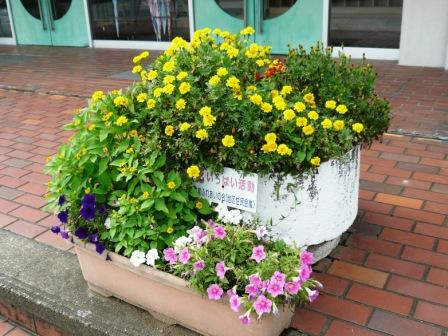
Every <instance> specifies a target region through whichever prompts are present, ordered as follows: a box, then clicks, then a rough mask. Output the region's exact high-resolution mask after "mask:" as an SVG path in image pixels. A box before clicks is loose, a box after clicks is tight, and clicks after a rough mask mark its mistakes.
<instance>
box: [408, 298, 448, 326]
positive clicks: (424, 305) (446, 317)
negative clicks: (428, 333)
mask: <svg viewBox="0 0 448 336" xmlns="http://www.w3.org/2000/svg"><path fill="white" fill-rule="evenodd" d="M414 317H415V318H416V319H418V320H423V321H427V322H431V323H434V324H437V325H440V326H443V327H448V307H442V306H437V305H434V304H432V303H428V302H419V303H418V304H417V308H416V309H415V314H414Z"/></svg>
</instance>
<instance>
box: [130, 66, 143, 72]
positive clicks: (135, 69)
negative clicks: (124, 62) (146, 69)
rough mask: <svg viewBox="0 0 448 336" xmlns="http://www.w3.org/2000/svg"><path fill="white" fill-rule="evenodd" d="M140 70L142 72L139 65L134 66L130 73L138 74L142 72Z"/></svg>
mask: <svg viewBox="0 0 448 336" xmlns="http://www.w3.org/2000/svg"><path fill="white" fill-rule="evenodd" d="M142 70H143V68H142V66H141V65H136V66H134V67H133V68H132V73H138V72H140V71H142Z"/></svg>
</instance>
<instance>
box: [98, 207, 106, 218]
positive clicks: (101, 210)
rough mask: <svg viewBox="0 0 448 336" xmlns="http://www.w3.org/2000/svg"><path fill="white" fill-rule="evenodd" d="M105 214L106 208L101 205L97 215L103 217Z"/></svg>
mask: <svg viewBox="0 0 448 336" xmlns="http://www.w3.org/2000/svg"><path fill="white" fill-rule="evenodd" d="M106 212H107V207H106V206H105V205H104V204H102V205H101V206H100V207H99V208H98V213H99V214H100V215H101V216H104V215H105V214H106Z"/></svg>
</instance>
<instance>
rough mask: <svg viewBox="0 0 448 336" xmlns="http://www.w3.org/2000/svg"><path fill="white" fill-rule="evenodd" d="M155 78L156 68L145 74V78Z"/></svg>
mask: <svg viewBox="0 0 448 336" xmlns="http://www.w3.org/2000/svg"><path fill="white" fill-rule="evenodd" d="M156 78H157V70H151V71H149V72H148V73H147V74H146V79H147V80H153V79H156Z"/></svg>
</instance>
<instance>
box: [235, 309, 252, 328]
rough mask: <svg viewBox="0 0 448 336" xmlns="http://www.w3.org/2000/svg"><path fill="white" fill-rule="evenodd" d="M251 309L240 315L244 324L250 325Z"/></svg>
mask: <svg viewBox="0 0 448 336" xmlns="http://www.w3.org/2000/svg"><path fill="white" fill-rule="evenodd" d="M249 314H250V311H248V312H246V314H244V315H240V316H239V317H238V318H239V319H240V322H241V323H242V324H243V325H249V324H250V317H249Z"/></svg>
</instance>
